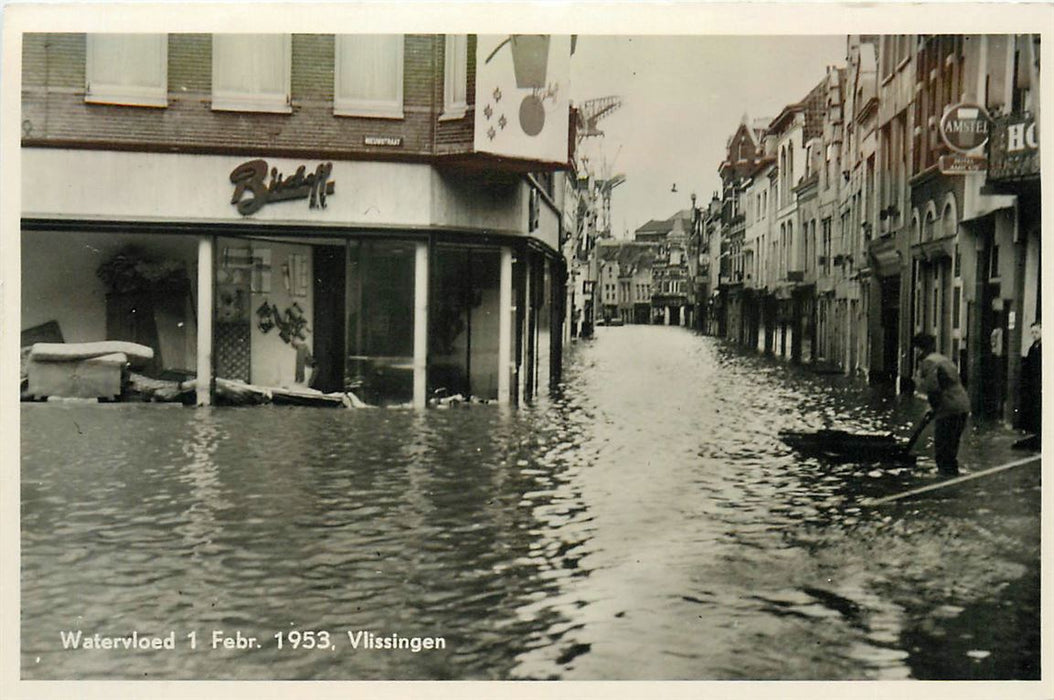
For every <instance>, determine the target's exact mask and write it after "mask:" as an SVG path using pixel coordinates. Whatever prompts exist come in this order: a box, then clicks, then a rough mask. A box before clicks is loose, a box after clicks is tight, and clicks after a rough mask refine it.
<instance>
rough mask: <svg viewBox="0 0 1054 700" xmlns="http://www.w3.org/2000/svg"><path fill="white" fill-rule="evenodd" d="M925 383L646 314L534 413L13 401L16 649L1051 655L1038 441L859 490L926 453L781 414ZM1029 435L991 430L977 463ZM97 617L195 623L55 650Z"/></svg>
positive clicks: (584, 347) (967, 673) (568, 657)
mask: <svg viewBox="0 0 1054 700" xmlns="http://www.w3.org/2000/svg"><path fill="white" fill-rule="evenodd" d="M923 410H924V406H923V405H922V404H921V403H920V402H919V401H918V400H899V401H898V400H896V399H894V398H888V397H887V398H883V397H881V396H878V395H875V394H873V393H872V392H869V391H868V390H866V388H862V387H860V386H859V385H856V384H854V383H851V382H847V381H846V380H844V379H841V378H831V377H822V376H816V375H812V374H809V373H808V372H806V371H803V370H799V369H794V368H790V367H788V366H786V365H784V364H781V363H777V362H775V361H773V360H770V359H765V358H760V357H756V356H752V355H744V354H742V353H739V352H737V351H735V350H733V349H732V348H730V347H729V346H727V345H726V344H724V343H723V342H722V341H719V340H717V339H714V338H707V337H702V336H698V335H695V334H693V333H691V332H689V331H687V330H684V329H678V328H662V327H638V326H625V327H621V328H601V329H598V335H597V337H596V338H595V339H594V340H591V341H582V342H578V343H576V344H575V346H574V347H573V348H572V349H571V350H570V351H569V352H568V353H567V369H566V372H565V382H564V386H563V387H562V389H561V391H559V392H558V393H557V395H555V396H554V397H552V398H550V399H547V400H545V401H543V402H540V403H539V404H538V405H536V406H533V407H528V408H526V409H522V410H519V411H511V410H502V409H499V408H497V407H493V406H471V407H467V408H455V409H449V410H438V409H435V410H429V411H427V412H416V411H410V410H398V409H395V410H391V409H389V410H385V409H362V410H332V409H312V408H293V407H257V408H227V409H223V408H213V409H188V408H182V407H165V406H134V405H75V404H35V405H29V404H27V405H23V407H22V412H21V419H22V440H21V444H22V453H23V457H22V473H21V489H22V491H21V499H22V535H21V544H22V553H21V556H22V579H21V580H22V588H21V596H22V599H21V602H22V638H21V643H22V648H21V663H22V675H23V678H30V679H38V678H39V679H49V678H145V679H160V678H173V679H550V678H552V679H622V678H630V679H645V678H646V679H756V680H763V679H817V680H832V679H900V678H917V679H936V678H942V679H952V678H956V679H958V678H963V679H1037V678H1038V677H1039V590H1040V584H1039V539H1040V535H1039V529H1040V528H1039V522H1040V520H1039V518H1040V492H1039V486H1040V470H1039V468H1038V467H1036V466H1034V465H1033V466H1028V467H1022V468H1018V469H1013V470H1010V471H1007V472H1005V473H1004V474H1003V475H1000V476H995V477H990V478H987V479H979V480H976V481H973V482H970V483H967V484H963V485H961V486H957V487H952V488H948V489H944V490H941V491H936V492H934V493H932V494H930V495H928V496H926V497H920V498H918V499H914V500H911V501H908V502H903V503H896V504H889V505H886V506H881V507H874V508H869V507H861V505H860V503H859V501H860V500H861V499H862V498H863V497H866V496H880V495H888V494H893V493H897V492H899V491H901V490H904V489H906V488H910V487H912V486H917V485H920V484H924V483H928V482H930V481H932V480H933V479H934V478H935V477H934V475H933V472H934V467H933V463H932V460H931V459H929V458H925V459H922V460H920V463H919V465H918V466H917V467H915V468H913V469H907V468H901V469H890V468H888V467H882V466H880V465H861V464H852V465H831V464H826V463H823V462H820V461H817V460H812V459H803V458H801V457H800V456H798V455H796V454H794V453H793V452H792V451H791V450H790V449H789V448H788V447H787V446H786V445H784V444H783V443H782V442H781V441H780V439H779V437H778V433H779V431H780V430H781V429H813V428H822V427H834V428H844V429H867V430H893V431H895V432H897V433H898V434H899V435H904V436H906V435H907V434H909V433H910V432H911V428H912V426H913V424H914V421H916V420H917V419H918V418H919V416H920V415H921V413H922V412H923ZM930 434H931V431H927V434H926V437H925V438H924V440H923V442H922V443H921V444H920V448H921V450H922V452H923V453H924V454H928V455H931V454H932V445H930V444H929V443H928V441H929V438H928V436H929V435H930ZM1013 439H1014V436H1012V435H1008V434H1006V433H1005V432H1002V431H1000V430H997V429H986V430H971V431H970V432H969V433H968V434H967V435H966V436H965V437H964V446H963V450H962V454H961V458H962V460H961V461H962V462H963V464H964V468H965V469H966V470H967V471H970V470H979V469H982V468H984V467H988V466H994V465H996V464H1000V463H1004V462H1008V461H1011V460H1014V459H1019V458H1021V457H1022V456H1023V455H1022V454H1021V453H1019V452H1013V451H1011V450H1010V444H1011V442H1012V441H1013ZM76 630H80V631H81V632H82V634H83V635H84V636H85V637H86V636H90V635H94V634H95V633H99V634H100V635H101V636H111V637H126V636H128V635H130V634H131V633H132V632H133V631H135V632H136V633H137V635H138V636H139V637H143V636H149V637H158V636H160V637H163V638H164V637H166V636H167V635H169V634H170V633H174V644H175V649H163V648H162V649H156V650H151V649H147V650H126V649H119V650H118V649H98V650H93V649H76V650H74V649H64V648H63V640H62V633H63V632H67V633H68V632H71V631H76ZM215 631H222V634H221V637H229V638H232V639H234V640H235V641H234V642H232V644H236V643H237V642H236V640H237V637H236V635H237V633H240V634H241V635H242V637H243V638H247V637H250V636H251V637H255V638H256V639H257V642H258V644H259V645H260V648H252V649H245V648H242V649H239V648H237V647H235V648H231V649H227V648H224V646H223V644H222V641H221V643H220V644H219V646H218V648H215V649H213V648H212V638H213V633H214V632H215ZM297 631H300V632H303V631H313V632H315V635H306V634H301V636H300V639H301V640H303V641H302V642H301V644H300V645H299V647H298V648H292V646H291V644H290V641H291V639H292V638H293V637H294V635H293V634H290V633H293V632H297ZM321 631H326V632H328V633H329V639H328V641H329V644H328V646H326V648H319V647H320V646H324V645H323V644H321V643H320V642H321V640H322V639H323V638H324V637H323V635H321V634H320V632H321ZM349 631H350V632H352V633H353V634H354V633H357V632H359V631H366V632H372V633H373V634H375V635H377V639H392V635H393V634H396V635H398V636H399V638H412V637H420V638H426V637H427V638H434V637H441V638H442V639H443V642H444V648H441V649H431V650H429V649H424V650H421V651H419V652H417V653H415V652H413V651H412V650H409V649H398V650H390V649H384V648H380V649H376V648H375V649H366V648H363V644H364V643H363V641H362V639H363V636H362V635H360V636H359V637H358V639H359V647H358V648H355V647H354V646H353V644H352V643H351V641H352V640H351V638H349V636H348V634H347V632H349ZM191 632H194V633H195V634H196V638H195V640H196V648H195V649H191V648H190V639H189V637H188V636H187V635H188V634H189V633H191ZM277 633H282V634H283V635H284V636H283V639H284V644H283V648H282V649H278V648H277V640H276V638H275V636H274V635H275V634H277ZM312 636H313V638H314V641H315V644H314V647H315V648H306V647H308V646H311V644H310V643H309V642H307V641H306V640H307V639H308V638H309V637H312Z"/></svg>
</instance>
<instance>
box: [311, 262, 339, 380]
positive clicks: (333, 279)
mask: <svg viewBox="0 0 1054 700" xmlns="http://www.w3.org/2000/svg"><path fill="white" fill-rule="evenodd" d="M344 256H345V252H344V246H343V245H340V246H315V247H314V258H315V259H314V271H315V276H314V277H315V279H314V298H315V305H314V306H315V318H314V320H313V324H314V329H315V332H314V344H315V347H314V356H315V363H316V366H315V374H314V377H313V378H312V380H311V386H312V387H313V388H315V389H318V390H320V391H326V392H330V391H342V390H343V389H344V327H345V325H344V281H345V265H344Z"/></svg>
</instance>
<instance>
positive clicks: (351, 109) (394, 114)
mask: <svg viewBox="0 0 1054 700" xmlns="http://www.w3.org/2000/svg"><path fill="white" fill-rule="evenodd" d="M362 36H368V35H363V34H337V35H336V36H335V37H334V47H333V58H334V66H333V114H335V115H336V116H338V117H369V118H374V119H403V118H405V112H404V91H403V77H404V75H405V61H406V35H405V34H388V35H383V36H393V37H398V42H397V47H396V65H395V76H394V78H393V80H394V83H395V85H394V87H395V97H394V98H393V99H391V100H384V99H362V98H356V97H347V96H342V95H341V94H340V86H341V83H342V78H343V71H345V70H348V68H349V66H348V65H346V63H347V58H346V57H345V55H344V52H345V51H347V50H348V46H349V45H350V44H351V43H352V42H353V41H354V40H355V39H356V38H359V37H362Z"/></svg>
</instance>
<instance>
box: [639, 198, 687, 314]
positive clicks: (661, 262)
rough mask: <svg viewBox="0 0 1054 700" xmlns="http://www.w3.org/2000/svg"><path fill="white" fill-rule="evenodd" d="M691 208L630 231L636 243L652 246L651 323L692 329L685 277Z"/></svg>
mask: <svg viewBox="0 0 1054 700" xmlns="http://www.w3.org/2000/svg"><path fill="white" fill-rule="evenodd" d="M693 212H694V210H693V209H682V210H681V211H679V212H677V213H676V214H674V215H673V216H671V217H670V218H668V219H665V220H661V221H660V220H655V219H653V220H651V221H649V222H648V223H646V224H644V225H643V226H641V227H640V228H638V229H637V230H636V231H635V232H634V240H635V241H637V242H638V243H650V244H654V245H655V246H656V249H655V259H654V261H653V262H652V295H651V307H652V322H653V323H662V324H665V325H673V326H692V325H694V320H693V318H692V313H693V311H694V307H695V289H694V282H693V281H692V279H691V277H690V275H689V265H688V244H689V239H690V236H691V233H692V227H693V222H694V221H695V218H694V216H695V215H694V213H693Z"/></svg>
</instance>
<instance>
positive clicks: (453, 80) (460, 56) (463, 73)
mask: <svg viewBox="0 0 1054 700" xmlns="http://www.w3.org/2000/svg"><path fill="white" fill-rule="evenodd" d="M466 111H468V36H467V35H465V34H447V35H446V51H445V60H444V70H443V114H442V115H441V116H440V118H441V119H460V118H461V117H463V116H465V112H466Z"/></svg>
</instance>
